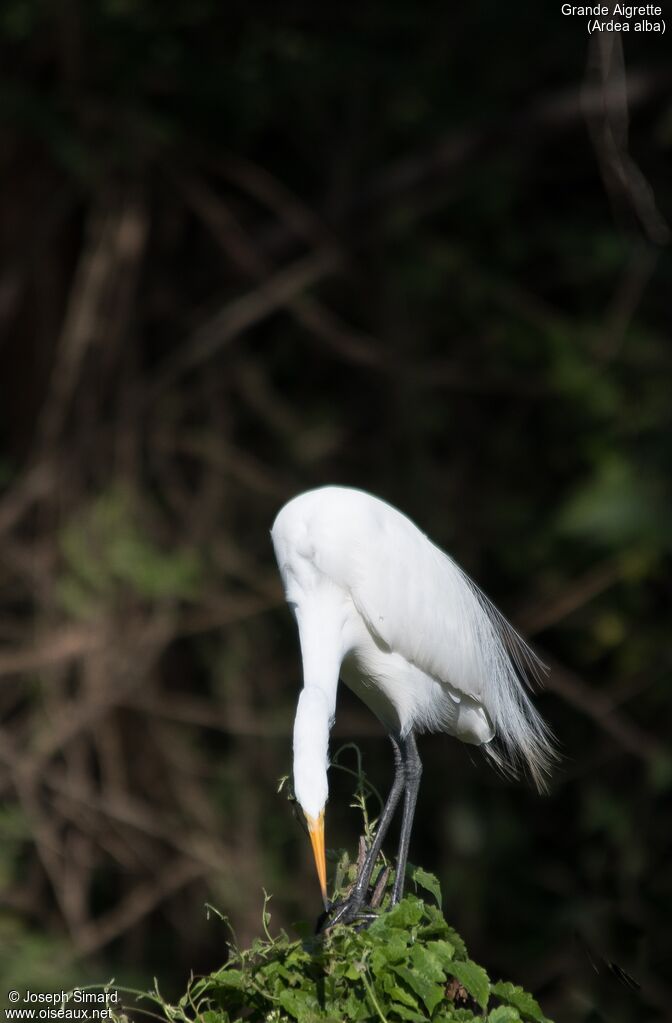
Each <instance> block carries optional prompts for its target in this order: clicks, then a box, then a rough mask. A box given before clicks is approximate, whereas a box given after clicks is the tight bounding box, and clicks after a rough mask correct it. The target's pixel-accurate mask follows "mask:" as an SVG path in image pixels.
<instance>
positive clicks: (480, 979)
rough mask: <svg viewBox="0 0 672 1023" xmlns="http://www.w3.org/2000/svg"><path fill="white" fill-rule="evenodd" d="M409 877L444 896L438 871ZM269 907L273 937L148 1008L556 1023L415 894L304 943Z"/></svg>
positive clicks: (172, 1016) (302, 1021)
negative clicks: (494, 972) (274, 920)
mask: <svg viewBox="0 0 672 1023" xmlns="http://www.w3.org/2000/svg"><path fill="white" fill-rule="evenodd" d="M344 855H345V854H344ZM409 874H410V877H411V880H413V881H415V882H416V884H417V885H419V886H421V887H422V888H424V889H426V890H427V891H430V892H432V894H434V895H435V896H436V898H437V901H439V902H440V901H441V891H440V888H439V883H438V881H437V879H436V878H435V877H434V876H433V875H432V874H428V873H427V872H426V871H425V870H422V869H420V868H415V869H411V870H410V871H409ZM340 876H343V877H345V878H346V879H347V880H350V879H351V878H352V876H353V868H352V867H350V866H349V865H348V864H347V863H344V864H342V869H341V872H340ZM345 890H346V891H347V889H345ZM338 894H339V895H340V896H342V895H343V894H344V891H341V892H339V893H338ZM267 903H268V897H267V899H266V903H265V904H264V910H263V927H264V932H265V935H266V936H265V938H263V939H257V940H255V941H254V942H253V943H252V945H251V947H250V948H249V949H245V950H241V949H239V948H238V947H236V945H235V944H234V945H232V946H231V947H230V954H229V958H228V961H227V962H226V964H225V965H224V966H223V967H222V968H221V969H220V970H217V971H216V972H215V973H212V974H210V975H209V976H207V977H199V978H196V979H194V980H192V982H191V983H190V985H189V988H188V990H187V992H186V994H185V995H183V997H182V998H181V999H180V1000H179V1001H178V1002H177V1004H173V1005H169V1004H167V1003H166V1002H165V1001H164V999H163V998H162V997H161V995H160V993H159V991H158V989H155V990H154V991H153V992H149V993H147V994H145V995H142V996H141V1004H143V1005H144V1004H146V1002H147V1001H149V1002H151V1003H153V1006H154V1008H155V1009H158V1010H159V1012H160V1014H162V1015H161V1016H160V1018H164V1019H166V1020H170V1021H171V1023H191V1021H193V1020H196V1019H199V1020H207V1023H236V1021H238V1020H243V1019H245V1020H250V1021H251V1023H262V1021H265V1023H271V1021H273V1023H313V1021H315V1023H317V1021H325V1023H328V1021H333V1023H337V1021H338V1023H346V1021H352V1023H358V1021H363V1020H372V1021H373V1020H380V1021H381V1023H385V1021H389V1023H406V1021H409V1023H424V1021H429V1020H431V1021H434V1023H458V1021H462V1023H466V1021H469V1020H481V1021H486V1020H487V1023H514V1021H518V1023H549V1021H547V1020H546V1017H545V1016H544V1015H543V1013H542V1011H541V1009H540V1008H539V1005H538V1004H537V1002H536V1001H535V1000H534V998H533V997H532V996H531V995H529V994H528V993H527V992H525V991H523V989H522V988H520V987H516V986H515V985H514V984H511V983H504V982H502V981H500V982H498V983H496V984H493V983H491V981H490V978H489V977H488V974H487V972H486V970H485V969H484V968H483V967H482V966H479V965H478V964H477V963H475V962H473V961H472V960H471V959H470V958H469V955H468V952H467V949H466V947H465V944H464V942H463V941H462V939H461V938H460V936H459V935H458V934H457V933H456V931H455V930H454V929H453V928H452V927H451V926H450V924H448V923H447V921H446V920H445V918H444V916H443V914H442V912H441V910H440V909H439V908H438V907H437V906H434V905H432V904H429V903H426V902H424V901H423V900H422V899H420V898H419V897H418V896H417V895H415V894H408V895H407V896H406V897H405V898H404V899H403V900H402V901H401V902H400V903H399V904H398V905H397V906H394V907H393V908H391V909H390V908H383V910H381V911H380V912H379V913H378V915H377V917H376V919H375V920H374V921H373V922H372V923H371V924H370V926H368V927H360V926H356V925H355V926H346V925H342V924H339V925H337V926H336V927H334V928H332V929H331V930H328V931H327V933H326V934H322V935H317V936H314V937H310V938H306V939H304V940H302V941H292V940H291V939H290V938H289V937H288V935H287V934H286V933H285V932H284V931H283V932H281V933H280V934H279V935H278V936H277V937H271V935H270V932H269V930H268V923H269V920H270V916H269V914H268V912H267ZM118 1018H119V1019H122V1018H123V1017H118Z"/></svg>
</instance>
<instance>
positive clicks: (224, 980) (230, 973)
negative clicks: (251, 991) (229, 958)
mask: <svg viewBox="0 0 672 1023" xmlns="http://www.w3.org/2000/svg"><path fill="white" fill-rule="evenodd" d="M212 979H213V980H214V982H215V983H216V984H219V985H220V986H221V987H230V988H237V989H238V990H240V991H242V989H243V988H244V987H246V986H247V978H246V976H245V974H244V973H243V971H242V970H231V969H227V968H226V967H225V968H224V969H223V970H220V971H219V973H215V974H213V976H212Z"/></svg>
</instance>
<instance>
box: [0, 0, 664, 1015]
mask: <svg viewBox="0 0 672 1023" xmlns="http://www.w3.org/2000/svg"><path fill="white" fill-rule="evenodd" d="M596 38H597V39H598V41H599V37H596ZM620 38H621V37H615V36H613V35H612V36H605V37H602V44H601V46H600V45H598V46H597V47H593V49H592V50H591V52H590V54H589V53H588V47H589V37H588V33H587V30H586V19H583V18H579V17H575V18H572V17H563V16H562V14H561V12H560V4H553V5H548V4H531V3H520V4H506V5H503V4H501V3H495V2H489V3H488V2H481V3H471V4H465V5H456V4H455V5H450V4H445V3H442V4H435V3H424V4H414V3H410V2H408V0H404V2H401V0H399V2H392V0H387V2H386V3H384V4H383V3H380V4H376V3H368V2H362V3H359V4H347V3H346V4H342V5H331V6H324V7H322V6H321V5H319V4H315V3H307V2H297V3H286V4H282V5H279V4H277V3H267V4H264V3H257V2H249V3H245V4H241V3H228V4H222V3H216V2H214V0H191V2H178V0H174V2H164V3H158V2H150V0H87V2H78V0H62V2H60V3H49V2H46V0H44V2H38V0H5V2H4V3H3V5H2V9H1V11H0V47H1V52H0V58H1V60H0V68H1V71H0V75H1V78H0V110H1V111H2V115H3V128H2V143H1V149H0V169H1V174H2V188H1V190H0V246H1V250H2V255H1V272H0V330H1V331H2V335H1V340H0V481H1V483H2V487H3V495H2V497H1V498H0V676H1V679H2V686H1V688H0V714H1V716H2V726H1V728H2V731H1V734H0V790H1V791H0V798H1V800H2V802H1V803H0V836H1V837H2V841H1V843H0V884H1V886H2V887H1V894H0V987H2V989H3V990H7V989H9V987H10V986H11V987H21V986H22V985H27V984H30V985H31V986H32V987H33V988H38V987H43V988H45V989H47V990H54V989H60V987H61V986H67V984H68V983H79V984H83V983H87V982H93V981H98V980H105V979H109V978H110V977H112V976H114V977H115V978H116V979H117V982H118V983H119V984H122V983H123V984H128V985H131V986H133V985H136V986H138V985H139V986H141V987H146V986H149V985H151V983H152V981H151V978H152V977H153V976H154V975H156V976H157V977H158V979H159V983H160V986H161V988H162V990H163V991H164V993H165V994H166V995H168V996H170V997H177V996H179V994H180V993H181V992H182V991H183V990H184V987H185V985H186V981H187V979H188V975H189V971H190V970H193V971H194V972H195V973H198V972H202V971H205V970H208V969H212V968H214V967H216V966H217V965H219V964H220V963H221V962H222V960H223V958H224V956H225V945H224V942H225V938H226V935H227V932H226V930H225V927H224V925H223V924H222V923H221V922H220V921H219V920H218V919H217V918H216V916H215V915H213V914H210V915H209V917H208V916H207V915H206V910H205V903H206V902H211V903H213V904H214V905H215V906H217V907H218V908H219V910H220V911H221V912H222V913H225V914H227V915H228V916H229V918H230V920H231V922H232V924H233V926H234V927H235V929H236V932H237V934H238V938H239V940H240V941H241V942H246V941H248V940H249V939H250V938H251V937H252V936H254V935H255V934H257V933H258V932H259V930H260V926H261V908H262V901H263V897H262V887H265V888H266V889H267V890H268V891H269V892H272V893H273V896H274V898H273V902H272V905H271V908H272V910H273V913H274V916H273V925H272V926H280V925H283V926H286V927H291V924H292V921H295V920H297V919H300V918H309V919H310V918H312V917H314V916H315V915H316V914H317V911H318V909H319V905H318V903H319V895H318V888H317V882H316V880H315V878H314V874H313V867H312V862H311V856H310V850H309V846H308V843H307V841H306V839H305V837H304V835H303V833H302V831H301V829H300V827H299V825H298V823H297V822H296V821H295V819H294V817H293V814H292V808H291V806H290V804H289V803H288V802H287V801H286V799H285V797H284V795H277V794H276V788H277V781H278V778H279V777H280V776H281V775H283V774H286V773H287V772H288V771H289V769H290V763H291V759H290V758H291V751H290V745H291V741H290V732H291V722H292V716H293V708H294V705H295V700H296V696H297V691H298V688H299V685H300V665H299V657H298V646H297V641H296V637H295V634H294V627H293V623H292V622H291V619H290V616H289V614H288V613H287V611H286V609H285V608H284V606H283V601H282V594H281V591H280V586H279V581H278V578H277V574H276V569H275V566H274V563H273V560H272V552H271V547H270V542H269V535H268V533H269V529H270V525H271V523H272V521H273V518H274V516H275V514H276V512H277V510H278V509H279V507H280V506H281V505H282V503H283V502H284V501H285V500H286V499H287V498H289V497H290V496H292V495H294V494H295V493H297V492H299V491H300V490H302V489H307V488H309V487H312V486H315V485H319V484H322V483H327V482H329V483H332V482H339V483H345V484H351V485H355V486H361V487H364V488H365V489H368V490H371V491H372V492H374V493H376V494H378V495H380V496H382V497H384V498H386V499H387V500H389V501H391V502H392V503H394V504H396V505H398V506H399V507H401V508H402V509H403V510H404V511H405V512H407V513H408V514H409V515H411V516H412V517H413V518H414V519H415V520H416V521H417V522H418V523H419V525H420V526H421V528H423V529H424V530H426V531H427V532H428V533H429V534H430V535H431V536H432V537H433V538H434V539H435V540H436V541H437V542H438V543H440V544H441V545H442V546H444V547H445V548H446V549H448V550H449V551H450V552H451V553H452V554H453V555H454V556H455V557H456V558H457V559H458V560H459V561H460V563H461V564H462V565H463V566H464V567H465V568H466V569H467V570H468V571H469V572H470V573H471V574H472V575H473V576H474V577H475V578H476V579H477V580H478V582H479V583H480V584H481V585H482V586H483V587H484V588H485V589H486V591H487V592H488V593H489V594H490V595H491V596H492V597H493V598H494V599H495V600H496V601H497V603H498V604H499V605H500V607H501V608H502V609H503V610H504V611H505V612H506V614H507V615H508V616H509V617H510V618H511V619H512V620H513V621H514V622H515V623H516V624H517V625H518V626H519V627H520V629H521V630H522V631H523V632H524V633H525V635H527V636H528V637H530V638H531V640H532V641H533V642H534V644H535V646H536V648H537V650H538V651H539V653H540V654H541V656H542V657H543V658H544V659H545V660H546V661H547V663H548V664H549V665H550V666H551V669H552V670H551V674H550V678H549V681H548V684H547V687H546V690H545V691H544V692H543V693H542V694H540V695H539V697H538V699H537V705H538V706H539V708H540V710H541V712H542V713H543V715H544V716H545V717H546V718H547V720H548V721H549V722H550V724H551V726H552V728H553V730H554V731H555V733H556V734H557V736H558V739H559V743H560V747H561V751H562V754H563V760H562V762H561V764H560V766H559V767H558V769H557V770H556V772H555V775H554V779H553V785H552V791H551V794H550V796H548V797H545V798H540V797H538V796H537V795H536V794H535V793H534V792H533V791H532V790H531V788H530V787H529V786H525V785H521V784H518V785H516V784H514V783H510V782H507V781H505V780H503V779H501V778H500V777H498V776H497V775H496V774H495V773H494V772H493V771H492V770H490V769H489V768H488V767H487V765H485V764H484V762H483V758H482V757H481V756H480V754H478V752H477V751H472V750H469V749H467V748H465V747H462V746H461V745H460V744H458V743H456V742H454V741H452V740H450V739H448V738H446V737H443V736H429V737H425V738H424V739H423V740H422V742H421V752H422V753H423V756H424V760H425V774H424V779H423V787H422V791H421V796H420V803H419V809H418V819H417V827H416V832H415V835H414V839H413V843H412V850H411V858H412V859H413V860H414V861H415V862H420V863H422V865H423V866H424V867H426V868H427V869H429V870H432V871H435V872H436V873H437V874H438V875H439V877H440V879H441V882H442V885H443V888H444V901H445V905H446V912H447V916H448V918H449V919H450V921H451V922H452V923H454V925H455V926H456V927H457V928H458V929H459V930H460V931H461V932H462V933H463V934H464V937H465V939H466V940H467V942H468V944H469V947H470V950H471V953H472V956H473V957H474V958H475V959H476V960H478V961H479V962H482V963H483V964H484V965H485V966H486V967H487V968H488V969H489V971H490V973H491V975H493V976H495V977H497V976H500V975H501V976H503V977H505V978H507V979H511V980H515V981H517V982H519V983H522V984H524V985H525V986H527V987H529V988H531V989H533V990H534V991H535V993H536V994H537V995H538V997H539V998H540V999H541V1001H542V1004H543V1005H544V1008H545V1010H546V1012H547V1013H548V1014H549V1015H550V1016H552V1017H554V1018H555V1019H556V1020H557V1021H568V1023H571V1021H582V1023H583V1021H585V1023H587V1021H603V1020H604V1021H609V1023H621V1021H623V1023H627V1021H631V1020H632V1021H634V1020H637V1021H638V1023H639V1021H649V1020H651V1021H654V1020H662V1019H664V1018H669V1013H670V1001H671V999H672V982H671V980H670V977H671V975H672V969H671V962H670V950H669V949H670V930H669V919H670V911H671V910H672V898H671V896H672V872H671V871H670V851H671V850H670V791H671V789H672V760H671V759H670V754H669V747H668V737H669V734H670V718H671V713H672V695H671V690H670V684H669V677H670V667H671V662H672V657H671V654H670V643H669V608H670V597H671V595H672V587H671V585H670V572H669V569H670V529H669V521H670V519H669V507H670V505H669V498H670V485H669V480H670V469H671V468H672V449H671V446H670V426H671V421H672V402H671V401H670V370H671V368H672V353H671V352H670V337H669V334H670V312H671V302H670V293H671V291H672V270H671V265H670V259H669V254H668V250H667V248H666V244H667V238H668V230H667V226H666V218H668V217H669V216H670V212H671V208H672V175H671V174H670V149H671V146H672V95H671V78H670V72H669V66H670V50H669V44H668V42H667V36H665V37H661V36H660V35H651V34H649V35H644V34H636V33H634V31H631V32H630V33H629V34H628V35H624V36H623V37H622V40H623V44H624V45H623V50H622V51H621V48H620V41H619V40H620ZM626 81H627V102H626V92H625V89H624V83H625V82H626ZM581 97H582V99H581V101H580V98H581ZM628 117H629V121H630V124H629V132H628ZM339 701H340V702H339V713H338V720H337V724H336V727H335V730H334V739H333V746H332V748H333V749H334V750H335V749H336V748H337V747H338V745H339V744H341V743H343V742H346V741H348V740H350V739H355V740H356V741H357V742H358V743H359V744H360V745H361V747H362V749H363V751H364V757H365V767H366V768H367V770H368V771H369V773H370V775H371V777H372V779H373V781H374V782H375V783H376V784H377V785H379V786H380V787H381V788H383V789H384V788H385V787H386V785H387V784H388V780H389V778H390V770H391V757H390V750H389V749H388V744H387V742H386V740H385V738H384V737H383V735H382V732H381V729H380V727H379V726H378V724H377V722H376V721H375V720H374V719H373V718H372V717H371V716H370V714H369V713H368V712H367V711H366V710H365V709H364V708H363V707H362V706H361V705H359V704H358V703H357V701H356V700H355V698H354V697H352V696H351V695H350V694H349V693H347V691H346V692H342V693H341V694H340V697H339ZM348 757H350V759H348ZM344 763H346V764H347V763H350V764H351V765H352V764H353V763H354V761H353V758H352V754H347V753H346V754H345V755H344ZM331 773H332V778H331V782H332V796H331V802H330V805H329V814H328V841H329V843H330V844H332V845H335V846H338V845H341V846H348V847H351V848H354V846H355V843H356V836H357V833H358V829H359V820H358V817H357V813H356V812H355V811H354V810H351V809H349V808H348V803H349V802H350V797H351V792H352V783H351V779H349V778H348V777H347V776H345V775H342V774H339V773H338V772H336V771H332V772H331ZM374 809H375V808H374ZM629 978H632V980H630V979H629ZM635 982H636V984H638V985H639V988H637V987H636V986H635Z"/></svg>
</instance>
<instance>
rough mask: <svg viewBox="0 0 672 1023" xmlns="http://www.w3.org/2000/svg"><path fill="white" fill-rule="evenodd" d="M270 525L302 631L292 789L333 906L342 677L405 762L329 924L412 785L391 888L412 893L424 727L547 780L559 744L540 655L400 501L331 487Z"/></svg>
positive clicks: (346, 909)
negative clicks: (540, 687)
mask: <svg viewBox="0 0 672 1023" xmlns="http://www.w3.org/2000/svg"><path fill="white" fill-rule="evenodd" d="M271 537H272V540H273V546H274V549H275V556H276V558H277V562H278V566H279V569H280V574H281V576H282V581H283V584H284V588H285V595H286V599H287V602H288V604H289V606H290V608H291V610H292V611H293V613H294V616H295V618H296V621H297V624H298V628H299V638H300V643H301V655H302V661H303V690H302V692H301V694H300V696H299V701H298V706H297V711H296V718H295V721H294V765H293V774H294V789H295V792H296V798H297V800H298V802H299V804H300V805H301V807H302V809H303V812H304V814H305V817H306V821H307V823H308V831H309V834H310V838H311V842H312V846H313V853H314V856H315V863H316V867H317V874H318V877H319V881H320V887H321V889H322V897H323V900H324V903H325V908H327V909H329V907H328V903H327V881H326V861H325V850H324V808H325V804H326V802H327V796H328V783H327V768H328V745H329V731H330V729H331V726H332V724H333V720H334V713H335V709H336V689H337V686H338V681H339V678H342V679H343V681H344V682H345V683H346V685H348V686H349V687H350V689H352V690H353V691H354V692H355V693H357V695H358V696H359V697H360V698H361V699H362V700H363V701H364V703H365V704H366V705H367V706H368V707H369V708H370V709H371V710H372V711H373V713H374V714H376V716H377V717H378V718H379V719H380V721H381V722H382V724H383V726H384V727H385V728H386V730H387V732H388V734H389V737H390V739H391V740H392V747H393V750H394V763H395V774H394V782H393V784H392V788H391V790H390V794H389V796H388V799H387V802H386V804H385V807H384V808H383V811H382V813H381V816H380V819H379V822H378V827H377V830H376V834H375V836H374V838H373V841H372V844H371V846H370V848H369V849H368V851H367V854H366V856H365V858H364V861H363V864H362V866H361V869H360V871H359V875H358V877H357V879H356V881H355V884H354V886H353V888H352V891H351V893H350V895H349V896H348V898H347V900H345V902H343V903H341V904H340V905H339V906H338V907H336V908H335V909H334V908H333V907H331V910H332V915H331V917H330V924H333V923H335V922H336V921H341V922H349V921H352V920H354V919H355V918H356V917H357V916H359V915H360V914H361V913H362V911H363V910H364V908H365V902H366V898H367V892H368V889H369V883H370V880H371V874H372V872H373V868H374V865H375V862H376V859H377V858H378V855H379V853H380V849H381V846H382V842H383V839H384V837H385V833H386V831H387V829H388V827H389V824H390V821H391V819H392V817H393V815H394V812H395V809H396V807H397V804H398V802H399V799H400V797H401V794H402V792H403V794H404V805H403V818H402V826H401V838H400V842H399V851H398V857H397V870H396V877H395V882H394V887H393V891H392V897H391V901H392V903H393V904H394V903H396V902H398V901H399V899H400V898H401V897H402V895H403V889H404V873H405V868H406V859H407V855H408V846H409V839H410V834H411V827H412V823H413V814H414V810H415V803H416V798H417V794H418V787H419V784H420V774H421V771H422V765H421V763H420V757H419V756H418V751H417V747H416V743H415V733H416V732H418V731H443V732H448V733H449V734H450V735H454V736H455V737H456V738H458V739H461V740H462V742H466V743H470V744H473V745H476V746H483V748H484V750H485V752H486V753H487V754H489V756H490V757H491V758H492V760H493V761H494V762H495V764H497V765H498V766H499V767H500V768H502V769H503V770H505V771H507V772H509V773H512V774H517V772H518V768H519V766H521V765H524V766H525V767H526V768H527V769H528V771H529V772H530V774H531V775H532V778H533V779H534V781H535V783H536V785H537V788H538V789H539V790H542V789H544V787H545V777H546V775H547V774H548V771H549V766H550V762H551V760H552V759H553V757H554V751H553V747H552V744H551V738H550V733H549V731H548V729H547V728H546V725H545V724H544V722H543V721H542V719H541V717H540V716H539V714H538V713H537V711H536V710H535V709H534V707H533V706H532V704H531V702H530V700H529V699H528V696H527V694H526V692H525V689H524V687H523V685H522V681H524V682H528V681H529V676H530V675H538V673H539V669H540V667H541V663H540V661H539V660H538V659H537V657H536V656H535V655H534V654H533V653H532V651H531V650H530V648H529V647H528V646H527V644H526V643H525V642H524V641H523V640H522V639H521V637H520V636H519V635H518V633H517V632H516V631H515V630H514V629H513V627H512V626H511V625H510V624H509V623H508V622H507V621H506V619H505V618H504V617H503V616H502V615H501V614H500V613H499V611H498V610H497V609H496V608H495V607H494V605H493V604H491V603H490V601H489V600H488V599H487V597H485V596H484V594H483V593H481V591H480V590H479V589H478V588H477V587H476V586H475V584H474V583H473V582H472V581H471V580H470V579H469V578H468V576H467V575H466V574H465V573H464V572H463V571H462V569H461V568H459V566H458V565H457V564H456V563H455V562H454V561H453V560H452V558H450V557H449V556H448V555H447V554H445V553H444V552H443V551H442V550H440V549H439V548H438V547H436V546H435V545H434V544H433V543H432V542H431V541H430V540H429V539H428V538H427V537H426V536H425V535H424V533H421V532H420V530H419V529H418V528H417V527H416V526H415V525H414V524H413V523H412V522H411V521H410V519H408V518H406V516H405V515H402V513H401V512H399V511H397V510H396V509H395V508H393V507H391V505H389V504H386V503H385V502H384V501H381V500H379V499H378V498H376V497H372V496H371V495H370V494H367V493H365V492H364V491H361V490H354V489H350V488H347V487H335V486H329V487H322V488H321V489H319V490H311V491H309V492H307V493H305V494H300V495H299V496H298V497H295V498H293V500H291V501H289V503H288V504H286V505H285V506H284V508H282V510H281V511H280V512H279V513H278V516H277V518H276V520H275V522H274V523H273V528H272V530H271Z"/></svg>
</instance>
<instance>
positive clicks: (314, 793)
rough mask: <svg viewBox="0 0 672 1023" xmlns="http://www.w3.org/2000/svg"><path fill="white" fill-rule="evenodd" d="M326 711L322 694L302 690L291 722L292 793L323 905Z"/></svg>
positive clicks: (320, 692)
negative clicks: (305, 828)
mask: <svg viewBox="0 0 672 1023" xmlns="http://www.w3.org/2000/svg"><path fill="white" fill-rule="evenodd" d="M330 724H331V720H330V709H329V703H328V700H327V698H326V696H325V694H324V693H323V692H322V691H321V690H320V689H318V688H316V687H310V688H306V689H304V690H303V691H302V693H301V695H300V697H299V705H298V707H297V711H296V719H295V721H294V772H293V773H294V791H295V793H296V798H297V800H298V802H299V805H300V806H301V809H302V810H303V812H304V814H305V817H306V822H307V824H308V834H309V835H310V841H311V844H312V846H313V855H314V857H315V866H316V867H317V876H318V878H319V880H320V888H321V890H322V898H323V900H324V902H325V904H326V901H327V863H326V856H325V849H324V808H325V806H326V802H327V797H328V795H329V785H328V783H327V767H328V748H329V728H330Z"/></svg>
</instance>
